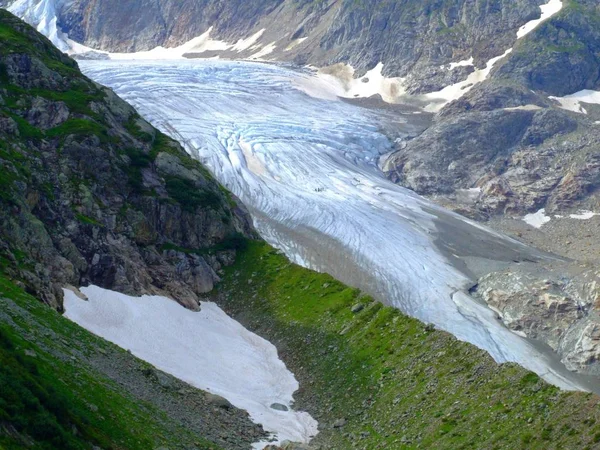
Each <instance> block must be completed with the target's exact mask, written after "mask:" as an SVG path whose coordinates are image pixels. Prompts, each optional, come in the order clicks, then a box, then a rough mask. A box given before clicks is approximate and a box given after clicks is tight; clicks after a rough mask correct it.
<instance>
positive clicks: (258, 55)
mask: <svg viewBox="0 0 600 450" xmlns="http://www.w3.org/2000/svg"><path fill="white" fill-rule="evenodd" d="M276 48H277V46H276V45H275V42H271V43H270V44H267V45H265V46H264V47H263V48H262V49H260V50H259V51H258V52H256V53H255V54H253V55H252V56H250V57H249V58H248V59H250V60H260V59H264V57H265V56H267V55H270V54H271V53H273V51H274V50H275V49H276Z"/></svg>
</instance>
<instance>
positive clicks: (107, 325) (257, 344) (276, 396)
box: [64, 286, 318, 449]
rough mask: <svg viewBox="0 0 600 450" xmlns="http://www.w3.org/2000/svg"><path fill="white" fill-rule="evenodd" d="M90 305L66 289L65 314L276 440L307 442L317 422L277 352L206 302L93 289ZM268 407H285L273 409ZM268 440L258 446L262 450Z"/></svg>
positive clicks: (89, 292) (89, 290) (85, 291)
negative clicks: (227, 405)
mask: <svg viewBox="0 0 600 450" xmlns="http://www.w3.org/2000/svg"><path fill="white" fill-rule="evenodd" d="M81 292H82V293H83V294H84V295H85V296H86V297H87V298H88V300H87V301H84V300H82V299H81V298H79V297H78V296H77V295H76V294H75V293H74V292H73V291H71V290H68V289H65V290H64V293H65V299H64V302H65V308H66V313H65V317H67V318H68V319H70V320H72V321H73V322H75V323H77V324H79V325H80V326H82V327H83V328H85V329H86V330H88V331H91V332H92V333H94V334H96V335H98V336H101V337H103V338H104V339H106V340H108V341H110V342H113V343H114V344H116V345H118V346H119V347H121V348H124V349H127V350H130V351H131V353H133V354H134V355H135V356H137V357H138V358H140V359H143V360H144V361H147V362H149V363H150V364H152V365H154V366H155V367H157V368H158V369H160V370H162V371H164V372H167V373H169V374H171V375H173V376H175V377H176V378H179V379H181V380H183V381H185V382H187V383H189V384H191V385H192V386H195V387H197V388H199V389H203V390H205V391H210V392H211V393H214V394H216V395H219V396H222V397H224V398H226V399H227V400H229V401H230V402H231V403H232V404H233V405H234V406H236V407H238V408H241V409H244V410H246V411H248V413H249V414H250V417H251V418H252V420H253V421H254V422H256V423H260V424H262V425H263V427H264V428H265V430H267V431H269V432H272V433H275V434H276V437H277V442H282V441H284V440H286V439H287V440H291V441H295V442H308V441H309V440H310V438H311V437H312V436H314V435H316V434H317V432H318V431H317V422H316V421H315V420H314V419H313V418H312V417H311V416H310V415H309V414H308V413H305V412H298V411H293V410H292V409H291V407H292V404H293V397H292V395H293V393H294V392H295V391H296V390H298V387H299V386H298V382H297V381H296V379H295V378H294V375H293V374H292V373H291V372H290V371H289V370H287V368H286V367H285V364H284V363H283V362H282V361H281V360H280V359H279V357H278V355H277V349H276V348H275V347H274V346H273V345H272V344H271V343H269V342H268V341H266V340H265V339H263V338H261V337H260V336H257V335H256V334H254V333H251V332H250V331H248V330H247V329H245V328H244V327H243V326H242V325H241V324H239V323H238V322H236V321H235V320H233V319H232V318H230V317H229V316H228V315H227V314H225V313H224V312H223V311H222V310H221V309H220V308H219V307H218V306H217V305H216V304H214V303H208V302H203V303H202V304H201V310H200V312H193V311H190V310H187V309H185V308H183V307H181V306H180V305H179V304H178V303H176V302H174V301H173V300H170V299H168V298H166V297H159V296H147V295H145V296H143V297H130V296H128V295H124V294H120V293H118V292H114V291H109V290H106V289H102V288H100V287H97V286H89V287H84V288H81ZM273 403H280V404H283V405H287V406H288V407H290V410H289V411H276V410H274V409H272V408H271V405H272V404H273ZM266 445H267V443H266V442H265V443H257V444H255V446H254V448H257V449H260V448H263V447H264V446H266Z"/></svg>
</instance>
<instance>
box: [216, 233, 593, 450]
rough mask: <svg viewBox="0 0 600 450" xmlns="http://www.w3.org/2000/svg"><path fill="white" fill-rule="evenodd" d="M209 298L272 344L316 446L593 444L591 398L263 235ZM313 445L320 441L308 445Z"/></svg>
mask: <svg viewBox="0 0 600 450" xmlns="http://www.w3.org/2000/svg"><path fill="white" fill-rule="evenodd" d="M218 290H219V299H218V302H219V303H220V304H221V305H222V306H223V308H224V309H225V310H226V311H227V312H228V313H230V314H232V315H233V317H235V318H236V319H237V320H239V321H241V322H242V323H243V324H244V325H246V326H247V327H248V328H250V329H252V330H253V331H255V332H257V333H258V334H260V335H262V336H264V337H265V338H267V339H269V340H270V341H271V342H273V343H274V344H275V345H276V346H277V347H278V348H279V349H280V354H281V357H282V359H283V360H284V361H285V362H286V364H287V365H288V367H289V368H290V370H292V371H293V372H294V373H295V374H296V377H297V378H298V379H299V381H300V385H301V390H300V392H299V393H298V395H297V406H298V407H300V408H304V409H306V410H307V411H309V412H310V413H311V414H312V415H313V417H315V419H317V420H318V421H319V424H320V427H321V433H320V434H319V435H318V436H317V438H316V440H315V445H316V446H318V445H320V446H321V447H320V448H323V449H338V450H341V449H352V448H359V449H369V450H374V449H410V448H431V449H452V450H454V449H467V448H470V449H484V448H485V449H518V448H523V449H531V448H539V449H575V448H577V449H585V448H588V449H592V448H598V447H599V446H600V402H599V401H600V399H599V398H598V397H597V396H595V395H592V394H585V393H571V392H561V391H560V390H559V389H557V388H555V387H553V386H550V385H548V384H547V383H545V382H544V381H542V380H541V379H540V378H539V377H538V376H537V375H535V374H533V373H531V372H527V371H526V370H524V369H522V368H521V367H519V366H517V365H515V364H503V365H498V364H496V363H495V362H494V361H493V360H492V359H491V358H490V357H489V355H487V353H485V352H483V351H481V350H478V349H476V348H475V347H473V346H472V345H470V344H467V343H464V342H460V341H458V340H456V339H455V338H454V337H452V336H451V335H449V334H448V333H445V332H440V331H435V330H433V329H432V328H431V327H429V326H426V325H424V324H422V323H420V322H418V321H417V320H414V319H411V318H408V317H406V316H404V315H403V314H402V313H400V312H399V311H397V310H395V309H393V308H390V307H386V306H383V305H382V304H380V303H377V302H374V301H373V300H372V299H371V298H369V297H365V296H363V295H361V293H360V292H359V291H357V290H356V289H352V288H349V287H347V286H345V285H343V284H341V283H339V282H337V281H336V280H334V279H332V278H331V277H330V276H328V275H325V274H318V273H315V272H312V271H309V270H306V269H303V268H301V267H298V266H296V265H294V264H291V263H290V262H289V261H288V260H287V259H286V258H285V257H284V256H282V255H281V254H280V253H279V252H277V251H275V250H273V249H272V248H270V247H269V246H267V245H266V244H262V243H259V242H255V243H252V244H251V245H250V246H249V247H248V248H247V249H246V250H244V251H243V252H241V253H239V254H238V259H237V261H236V263H235V265H234V266H233V267H230V268H228V269H227V276H226V277H225V281H224V283H223V284H222V285H220V286H219V288H218ZM317 448H318V447H317Z"/></svg>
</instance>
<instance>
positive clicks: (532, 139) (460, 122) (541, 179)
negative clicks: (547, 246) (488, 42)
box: [386, 0, 600, 218]
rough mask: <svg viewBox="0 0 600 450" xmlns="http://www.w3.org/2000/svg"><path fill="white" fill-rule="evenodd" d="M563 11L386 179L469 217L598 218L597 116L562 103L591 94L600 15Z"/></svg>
mask: <svg viewBox="0 0 600 450" xmlns="http://www.w3.org/2000/svg"><path fill="white" fill-rule="evenodd" d="M564 3H565V5H564V6H563V9H562V10H561V11H560V12H559V13H558V14H557V15H556V16H554V17H552V18H551V19H550V20H548V21H546V22H544V23H543V24H541V25H540V26H539V27H538V28H537V29H536V30H535V31H534V32H533V33H531V34H530V35H529V36H527V37H526V38H524V39H523V40H521V41H519V42H518V44H517V45H516V46H515V48H514V50H513V52H512V53H511V54H509V55H508V56H507V57H505V58H504V59H502V60H500V61H499V62H498V64H497V66H495V67H494V69H493V71H492V73H491V76H490V78H489V79H488V80H486V81H484V82H483V83H480V84H478V85H476V86H475V87H474V88H473V89H472V90H470V91H469V92H468V93H467V94H465V95H464V96H463V97H462V98H460V99H459V100H456V101H455V102H452V103H450V104H449V105H447V106H446V107H445V108H444V109H442V111H441V112H440V113H439V114H438V115H437V116H436V118H435V120H434V123H433V125H432V126H431V127H430V128H429V129H428V130H427V131H426V132H425V133H423V134H422V135H421V136H418V137H417V138H416V139H414V140H412V141H410V142H407V143H404V144H403V145H402V148H399V149H398V151H397V152H396V154H395V155H394V156H393V157H392V158H391V159H390V160H389V161H387V165H386V169H387V170H388V171H389V175H390V177H392V179H394V180H395V181H397V182H398V183H401V184H403V185H405V186H407V187H410V188H411V189H413V190H415V191H416V192H418V193H421V194H423V195H430V196H435V197H436V198H437V199H438V201H441V202H443V203H445V204H447V205H450V206H452V205H454V206H455V207H456V208H458V209H459V210H461V211H462V212H465V213H467V214H470V215H473V216H474V217H483V218H485V217H489V216H493V215H497V214H508V215H511V214H512V215H518V214H523V213H524V212H535V211H537V210H539V209H541V208H545V209H546V211H547V212H549V213H552V212H554V213H558V214H560V212H563V213H564V212H565V211H577V209H584V210H591V211H596V210H598V208H599V206H600V197H599V196H598V192H599V191H598V187H599V183H600V178H599V177H600V159H599V158H600V142H599V141H598V139H597V134H598V133H597V130H598V123H599V119H600V115H599V114H600V110H599V109H598V106H597V105H594V104H584V103H585V102H586V100H585V99H583V98H582V100H583V102H584V103H582V104H579V102H578V101H577V99H576V98H574V99H572V100H571V106H567V105H568V103H565V101H566V100H563V99H562V98H563V97H564V96H568V95H569V94H574V93H579V92H581V93H583V94H585V93H586V92H587V91H585V90H592V91H593V90H594V89H596V90H598V89H600V82H599V76H600V75H599V74H600V61H599V60H598V56H597V54H598V51H599V49H600V34H599V33H598V23H600V10H599V9H598V8H599V6H598V4H597V2H595V1H585V0H583V1H579V0H578V1H575V0H570V1H568V2H564ZM591 93H592V92H591V91H590V92H589V94H591ZM557 98H558V99H559V100H560V103H559V101H557V100H556V99H557ZM567 102H568V100H567ZM588 102H593V100H588ZM567 107H568V108H569V109H570V110H565V109H566V108H567ZM469 189H470V192H469V191H467V190H469ZM469 194H470V195H469Z"/></svg>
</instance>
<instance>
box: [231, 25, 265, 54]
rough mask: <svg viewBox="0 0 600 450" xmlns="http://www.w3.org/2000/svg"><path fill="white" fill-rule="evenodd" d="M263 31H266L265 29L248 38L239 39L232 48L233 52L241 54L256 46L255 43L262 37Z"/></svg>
mask: <svg viewBox="0 0 600 450" xmlns="http://www.w3.org/2000/svg"><path fill="white" fill-rule="evenodd" d="M265 31H266V29H265V28H263V29H262V30H260V31H257V32H256V33H254V34H253V35H252V36H250V37H249V38H246V39H240V40H239V41H237V42H236V43H235V45H234V46H233V47H232V50H235V51H236V52H242V51H244V50H248V49H249V48H250V47H252V46H253V45H255V44H256V42H257V41H258V40H259V39H260V37H261V36H262V35H263V33H264V32H265Z"/></svg>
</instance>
